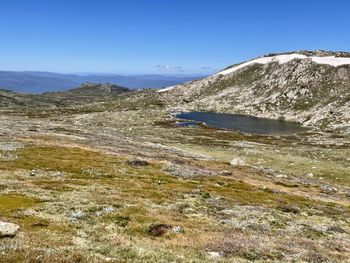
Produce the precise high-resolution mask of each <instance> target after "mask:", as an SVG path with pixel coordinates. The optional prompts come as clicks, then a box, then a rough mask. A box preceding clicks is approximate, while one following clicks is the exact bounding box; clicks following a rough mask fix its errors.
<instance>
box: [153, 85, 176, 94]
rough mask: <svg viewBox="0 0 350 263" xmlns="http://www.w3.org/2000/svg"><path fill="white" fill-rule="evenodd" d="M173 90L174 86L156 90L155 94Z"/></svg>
mask: <svg viewBox="0 0 350 263" xmlns="http://www.w3.org/2000/svg"><path fill="white" fill-rule="evenodd" d="M174 88H176V86H169V87H166V88H164V89H160V90H157V92H158V93H162V92H166V91H169V90H172V89H174Z"/></svg>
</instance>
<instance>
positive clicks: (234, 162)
mask: <svg viewBox="0 0 350 263" xmlns="http://www.w3.org/2000/svg"><path fill="white" fill-rule="evenodd" d="M230 164H231V165H233V166H244V165H245V161H244V160H242V159H241V158H234V159H232V161H231V162H230Z"/></svg>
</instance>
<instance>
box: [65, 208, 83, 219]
mask: <svg viewBox="0 0 350 263" xmlns="http://www.w3.org/2000/svg"><path fill="white" fill-rule="evenodd" d="M69 217H70V218H71V219H73V220H78V219H82V218H83V217H84V212H83V211H81V210H75V211H72V212H71V213H70V214H69Z"/></svg>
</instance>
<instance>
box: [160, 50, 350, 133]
mask: <svg viewBox="0 0 350 263" xmlns="http://www.w3.org/2000/svg"><path fill="white" fill-rule="evenodd" d="M161 94H163V96H165V98H166V99H167V100H168V101H172V103H174V104H175V105H176V106H175V110H202V111H215V112H229V113H241V114H250V115H255V116H260V117H268V118H275V119H278V118H283V119H286V120H289V121H297V122H301V123H303V125H305V126H313V127H318V128H346V127H348V126H350V53H346V52H326V51H315V52H311V51H300V52H291V53H284V54H270V55H267V56H263V57H260V58H257V59H254V60H251V61H248V62H245V63H241V64H236V65H233V66H230V67H228V68H226V69H225V70H223V71H221V72H218V73H217V74H215V75H213V76H210V77H208V78H205V79H203V80H199V81H193V82H189V83H186V84H183V85H178V86H176V87H174V88H172V89H168V90H166V91H165V92H161Z"/></svg>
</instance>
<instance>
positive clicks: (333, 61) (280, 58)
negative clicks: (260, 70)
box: [214, 53, 350, 76]
mask: <svg viewBox="0 0 350 263" xmlns="http://www.w3.org/2000/svg"><path fill="white" fill-rule="evenodd" d="M293 59H311V60H312V61H313V62H315V63H317V64H327V65H331V66H333V67H338V66H341V65H350V58H343V57H335V56H329V57H315V56H313V57H308V56H305V55H302V54H295V53H293V54H286V55H277V56H272V57H262V58H257V59H253V60H251V61H248V62H245V63H242V64H240V65H238V66H235V67H232V68H229V69H226V70H223V71H220V72H218V73H216V74H215V75H214V76H217V75H227V74H230V73H232V72H235V71H237V70H239V69H241V68H244V67H247V66H249V65H252V64H268V63H272V62H278V63H280V64H284V63H287V62H289V61H291V60H293Z"/></svg>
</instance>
